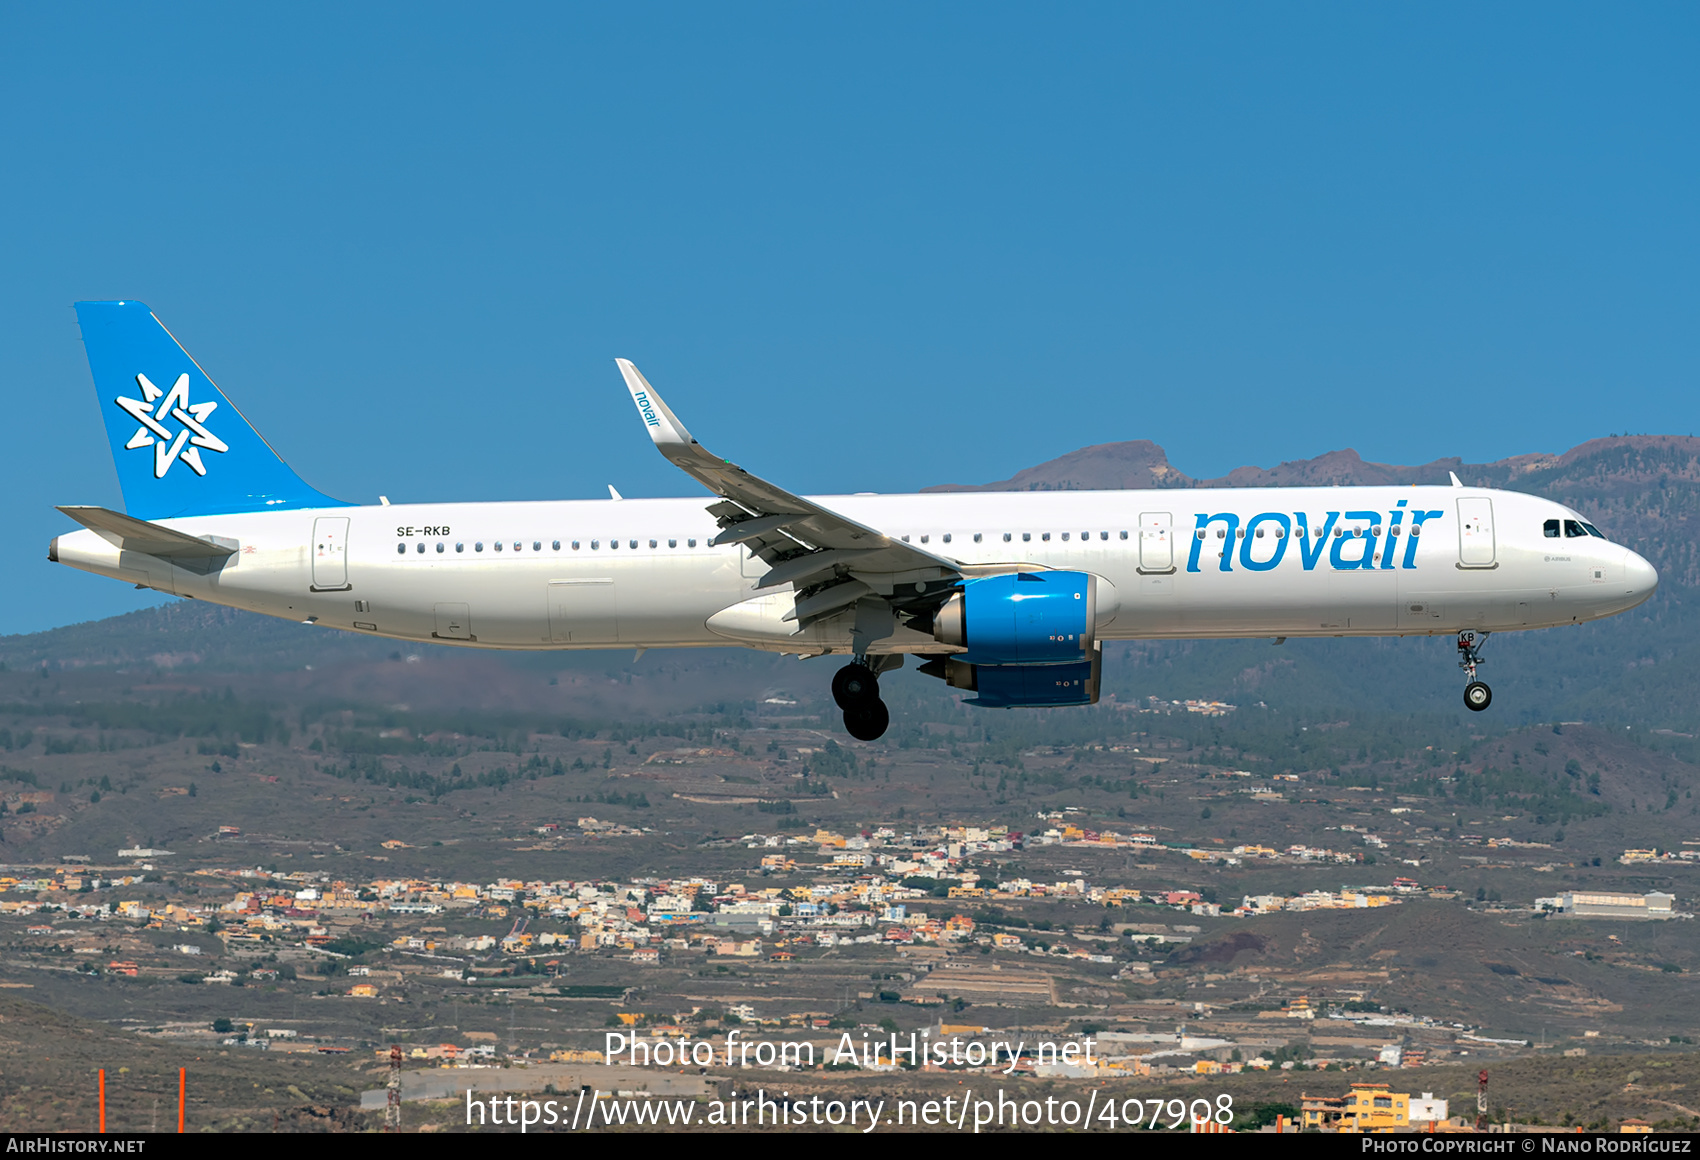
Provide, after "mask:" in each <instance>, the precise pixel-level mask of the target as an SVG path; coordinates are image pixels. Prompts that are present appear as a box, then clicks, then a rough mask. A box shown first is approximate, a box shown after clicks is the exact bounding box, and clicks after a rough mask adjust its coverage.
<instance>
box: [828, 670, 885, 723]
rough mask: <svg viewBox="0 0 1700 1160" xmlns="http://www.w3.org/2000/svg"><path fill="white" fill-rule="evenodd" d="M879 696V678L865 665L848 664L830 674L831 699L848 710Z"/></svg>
mask: <svg viewBox="0 0 1700 1160" xmlns="http://www.w3.org/2000/svg"><path fill="white" fill-rule="evenodd" d="M879 698H880V679H879V677H877V676H875V675H874V671H873V670H872V669H870V668H869V667H868V666H867V665H858V664H848V665H845V666H844V667H843V668H841V669H839V670H838V671H837V672H836V673H834V674H833V675H832V699H833V701H834V702H836V703H837V705H838V707H839V708H840V709H843V710H845V711H846V712H848V711H849V710H851V709H853V708H855V707H856V706H857V705H860V704H863V703H864V702H867V701H877V700H879Z"/></svg>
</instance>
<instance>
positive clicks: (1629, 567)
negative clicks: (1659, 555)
mask: <svg viewBox="0 0 1700 1160" xmlns="http://www.w3.org/2000/svg"><path fill="white" fill-rule="evenodd" d="M1623 579H1624V581H1625V585H1624V586H1625V587H1626V588H1628V589H1629V592H1630V594H1631V595H1633V596H1635V597H1637V599H1638V600H1646V599H1647V598H1648V597H1649V596H1651V595H1652V594H1653V591H1654V589H1656V588H1658V586H1659V573H1658V570H1657V569H1656V568H1654V567H1653V566H1652V565H1651V564H1649V563H1647V561H1646V560H1644V559H1642V558H1641V557H1640V556H1639V555H1637V554H1636V553H1634V552H1628V553H1626V554H1625V556H1624V560H1623Z"/></svg>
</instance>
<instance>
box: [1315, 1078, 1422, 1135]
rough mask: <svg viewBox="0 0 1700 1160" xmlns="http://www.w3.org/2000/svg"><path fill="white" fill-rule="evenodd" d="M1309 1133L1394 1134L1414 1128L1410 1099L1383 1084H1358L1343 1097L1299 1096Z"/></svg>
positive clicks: (1407, 1095) (1408, 1095)
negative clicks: (1400, 1129)
mask: <svg viewBox="0 0 1700 1160" xmlns="http://www.w3.org/2000/svg"><path fill="white" fill-rule="evenodd" d="M1300 1098H1301V1101H1302V1106H1303V1108H1304V1127H1305V1130H1306V1131H1309V1132H1391V1131H1394V1130H1395V1129H1399V1128H1408V1127H1410V1125H1411V1096H1410V1093H1409V1092H1396V1091H1393V1090H1392V1089H1390V1088H1389V1087H1388V1086H1387V1085H1386V1084H1384V1083H1355V1084H1353V1085H1352V1090H1351V1093H1350V1094H1348V1095H1344V1096H1311V1095H1303V1096H1301V1097H1300Z"/></svg>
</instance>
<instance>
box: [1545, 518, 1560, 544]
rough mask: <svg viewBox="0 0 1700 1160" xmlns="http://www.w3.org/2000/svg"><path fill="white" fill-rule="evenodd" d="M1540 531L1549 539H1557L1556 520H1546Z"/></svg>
mask: <svg viewBox="0 0 1700 1160" xmlns="http://www.w3.org/2000/svg"><path fill="white" fill-rule="evenodd" d="M1541 531H1543V532H1545V533H1546V537H1547V539H1549V540H1556V539H1558V521H1557V520H1548V521H1547V522H1546V523H1544V524H1542V525H1541Z"/></svg>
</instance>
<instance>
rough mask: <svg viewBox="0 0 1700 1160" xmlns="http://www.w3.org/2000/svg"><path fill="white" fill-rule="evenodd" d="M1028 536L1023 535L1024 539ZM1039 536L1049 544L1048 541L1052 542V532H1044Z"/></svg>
mask: <svg viewBox="0 0 1700 1160" xmlns="http://www.w3.org/2000/svg"><path fill="white" fill-rule="evenodd" d="M1026 538H1027V537H1025V536H1023V537H1022V539H1026ZM1039 538H1040V539H1041V540H1043V541H1045V543H1047V544H1048V543H1050V542H1051V533H1049V532H1042V533H1040V535H1039Z"/></svg>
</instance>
